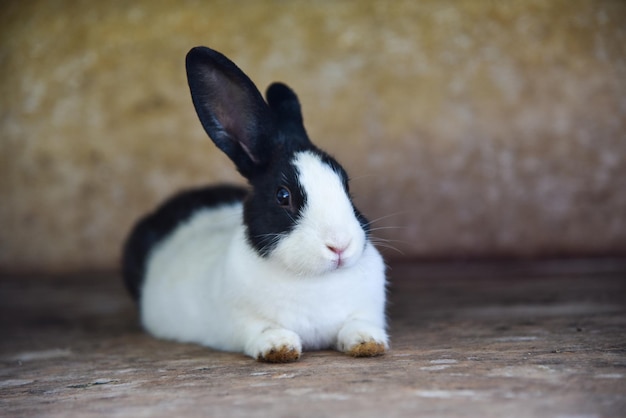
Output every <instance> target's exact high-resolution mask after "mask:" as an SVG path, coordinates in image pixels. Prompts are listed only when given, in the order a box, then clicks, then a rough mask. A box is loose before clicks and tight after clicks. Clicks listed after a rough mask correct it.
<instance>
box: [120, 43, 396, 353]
mask: <svg viewBox="0 0 626 418" xmlns="http://www.w3.org/2000/svg"><path fill="white" fill-rule="evenodd" d="M194 51H195V52H194ZM193 54H195V55H193ZM224 60H226V59H225V57H223V56H221V55H220V54H219V53H216V52H215V51H211V50H208V49H206V48H195V49H194V50H192V51H191V52H190V55H188V73H189V74H190V75H189V77H190V86H191V90H192V97H193V98H194V104H195V105H196V109H197V110H198V114H199V115H200V119H201V121H202V123H203V125H204V126H205V129H206V130H207V132H208V133H209V135H210V136H211V138H212V139H213V140H214V142H215V143H216V144H217V145H218V147H220V148H221V149H222V150H223V151H224V152H226V153H227V155H229V157H231V159H232V160H233V161H234V162H235V163H236V165H237V167H238V168H239V171H240V172H242V174H244V176H246V177H247V178H248V180H249V182H250V184H251V186H252V189H251V190H249V191H247V190H245V189H240V188H234V187H214V188H205V189H199V190H195V191H191V192H187V193H183V194H181V195H179V196H177V197H174V198H173V199H171V200H170V201H168V202H166V203H165V204H164V205H163V206H162V207H161V208H159V209H158V210H157V211H156V212H154V213H153V214H151V215H149V216H147V217H146V218H144V219H143V220H142V221H141V222H140V223H139V224H138V225H137V227H136V228H135V229H134V231H133V232H132V233H131V236H130V237H129V239H128V241H127V243H126V247H125V252H124V271H125V280H126V282H127V285H128V286H129V289H130V290H131V293H133V295H135V296H136V297H137V298H138V301H139V306H140V313H141V320H142V324H143V325H144V327H145V328H146V329H147V330H148V331H149V332H150V333H152V334H153V335H155V336H157V337H161V338H167V339H174V340H178V341H185V342H196V343H199V344H203V345H206V346H209V347H213V348H216V349H220V350H227V351H238V352H244V353H246V354H248V355H250V356H251V357H253V358H256V359H260V360H265V361H292V360H295V359H297V358H298V357H299V356H300V353H301V351H302V349H309V350H317V349H323V348H335V349H338V350H340V351H344V352H347V353H349V354H351V355H354V356H370V355H377V354H382V353H383V352H384V351H385V350H386V348H387V346H388V343H387V334H386V332H385V327H386V321H385V314H384V310H385V267H384V263H383V260H382V257H381V256H380V254H379V253H378V251H377V250H376V249H375V248H374V247H373V245H372V244H371V242H370V241H369V239H368V236H367V235H368V223H367V221H366V220H365V218H363V216H362V215H361V214H360V213H359V212H358V211H357V210H356V208H355V207H354V205H353V204H352V201H351V200H350V197H349V192H348V179H347V176H346V174H345V171H343V169H342V168H341V166H340V165H339V164H338V163H337V162H336V161H335V160H334V159H332V158H331V157H329V156H328V155H327V154H325V153H324V152H322V151H320V150H319V149H317V148H316V147H315V146H313V145H312V144H311V143H310V142H309V141H308V138H307V137H306V133H305V132H304V129H303V127H302V125H301V116H300V118H299V120H298V117H297V116H299V104H298V102H297V99H296V97H295V95H294V94H293V92H291V90H288V89H287V88H286V87H285V86H282V85H274V86H273V87H272V88H270V91H268V101H269V106H270V108H269V109H268V110H271V111H273V112H275V116H267V115H266V114H265V113H264V112H266V109H265V108H264V106H267V105H266V104H265V102H263V100H262V98H260V95H259V97H258V98H257V97H256V96H255V94H254V91H256V89H254V91H251V87H250V85H251V82H249V80H248V79H247V78H245V76H244V75H243V73H240V70H239V69H237V68H236V67H234V64H232V63H230V61H224ZM233 67H234V68H233ZM199 68H200V69H199ZM207 68H208V70H207ZM196 73H198V74H199V75H198V74H196ZM215 73H218V74H217V79H216V80H214V79H212V78H211V77H212V76H213V75H215ZM224 75H225V76H226V77H225V78H226V79H227V80H224V79H222V78H224V77H221V76H224ZM238 77H239V78H241V77H243V78H242V79H241V80H235V81H233V79H237V78H238ZM197 78H201V80H200V82H201V84H200V87H198V86H196V85H194V83H195V82H198V81H197ZM194 80H195V81H194ZM229 82H233V83H234V84H235V85H234V86H229V85H226V84H227V83H229ZM206 83H209V85H208V86H207V85H205V84H206ZM225 85H226V87H224V86H225ZM207 87H210V89H207ZM220 89H223V90H225V92H226V94H224V95H223V96H220V95H219V90H220ZM272 89H273V90H272ZM216 90H217V93H215V94H213V92H214V91H216ZM242 91H243V93H242ZM211 94H213V95H211ZM213 96H219V97H213ZM232 97H235V99H237V98H238V97H239V98H241V97H243V99H241V100H242V101H241V102H240V103H238V104H234V105H232V106H231V107H232V108H233V109H235V110H236V109H239V108H242V109H248V110H249V112H248V113H250V115H248V116H246V115H244V116H243V118H244V119H243V120H241V121H237V120H235V121H234V122H233V119H237V118H241V116H239V115H238V114H237V115H234V114H230V113H228V115H227V116H225V115H224V113H223V112H224V110H223V108H224V106H223V101H224V100H230V98H232ZM259 99H260V100H261V103H259V102H258V100H259ZM207 101H209V102H210V103H208V104H207V103H206V102H207ZM214 102H215V103H214ZM250 109H252V110H251V111H250ZM243 113H244V114H245V112H243ZM259 114H262V115H261V116H259ZM294 117H295V119H294ZM251 120H252V122H251ZM251 124H254V125H255V126H256V127H255V129H250V125H251ZM262 124H265V125H270V126H269V127H267V126H264V127H263V129H269V131H270V135H267V134H264V135H261V138H259V137H258V135H257V134H256V133H255V132H256V130H258V129H259V127H260V125H262ZM272 125H274V126H272ZM244 128H245V129H244ZM250 135H251V136H252V138H248V136H250ZM272 138H275V139H272ZM261 139H262V140H263V141H264V143H262V144H261V143H260V142H261ZM267 142H269V143H270V145H268V144H267ZM271 144H273V145H271Z"/></svg>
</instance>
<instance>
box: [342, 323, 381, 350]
mask: <svg viewBox="0 0 626 418" xmlns="http://www.w3.org/2000/svg"><path fill="white" fill-rule="evenodd" d="M387 339H388V338H387V333H386V332H385V331H384V330H383V329H381V328H378V327H376V326H374V325H372V324H370V323H368V322H365V321H350V322H349V323H347V324H346V325H344V327H343V328H342V329H341V331H339V335H338V338H337V348H338V349H339V350H340V351H342V352H344V353H346V354H348V355H350V356H352V357H374V356H380V355H382V354H384V353H385V351H387V349H388V348H389V344H388V343H387Z"/></svg>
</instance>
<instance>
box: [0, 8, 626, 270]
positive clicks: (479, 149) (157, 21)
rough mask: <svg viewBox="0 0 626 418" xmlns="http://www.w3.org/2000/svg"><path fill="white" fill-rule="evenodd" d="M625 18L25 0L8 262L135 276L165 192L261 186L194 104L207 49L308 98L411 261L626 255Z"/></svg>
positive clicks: (4, 265) (0, 159) (12, 142)
mask: <svg viewBox="0 0 626 418" xmlns="http://www.w3.org/2000/svg"><path fill="white" fill-rule="evenodd" d="M625 22H626V2H623V1H621V0H615V1H609V0H595V1H594V0H589V1H577V0H575V1H571V0H562V1H558V0H554V1H545V0H524V1H501V2H491V1H482V0H476V1H457V0H442V1H414V0H407V1H373V0H369V1H358V2H357V1H355V2H347V1H317V2H310V1H270V2H262V1H256V0H251V1H239V2H227V1H170V2H167V1H148V0H145V1H137V2H127V1H106V2H91V1H69V0H58V1H28V2H17V1H11V2H3V3H2V5H1V6H0V270H4V271H27V270H43V271H71V270H78V269H110V268H114V267H115V266H116V263H117V259H118V254H119V248H120V245H121V242H122V240H123V237H124V235H125V234H126V232H127V231H128V229H129V228H130V226H131V224H132V223H133V221H134V220H135V219H136V218H137V217H138V216H139V215H140V214H142V213H144V212H146V211H147V210H149V209H150V208H152V207H153V206H154V205H155V204H156V203H157V202H159V201H161V200H162V199H163V198H165V197H166V196H168V195H170V194H171V193H172V192H174V191H176V190H178V189H179V188H181V187H187V186H193V185H199V184H204V183H207V182H211V181H240V180H239V177H238V175H237V173H236V172H235V171H234V169H233V168H232V166H231V164H230V161H229V160H227V159H226V157H224V156H223V155H222V154H220V153H219V152H218V151H217V149H216V148H215V147H214V146H213V145H212V143H211V142H210V140H209V139H208V138H207V137H206V136H205V134H204V132H203V131H202V129H201V127H200V124H199V122H198V121H197V119H196V116H195V114H194V111H193V108H192V105H191V101H190V98H189V93H188V89H187V85H186V80H185V74H184V64H183V63H184V56H185V53H186V52H187V50H188V49H189V48H190V47H192V46H195V45H201V44H202V45H208V46H211V47H213V48H215V49H218V50H220V51H222V52H224V53H225V54H226V55H228V56H229V57H231V58H232V59H233V60H234V61H235V62H236V63H238V64H239V66H240V67H242V68H243V69H244V71H246V72H247V73H248V74H249V75H250V77H251V78H252V79H253V80H254V81H255V82H256V83H257V84H258V85H259V86H260V87H261V88H262V89H265V87H266V86H267V84H268V83H270V82H271V81H274V80H282V81H285V82H287V83H288V84H290V85H292V87H294V88H295V89H296V91H297V92H298V93H299V96H300V98H301V101H302V104H303V108H304V112H305V121H306V124H307V127H308V130H309V133H310V135H311V137H312V138H313V140H314V141H316V142H317V143H318V144H319V145H321V146H322V148H324V149H326V150H328V151H330V152H332V153H333V154H335V155H336V156H337V157H338V159H339V160H340V161H342V162H343V163H344V165H345V166H346V168H347V169H348V171H349V172H350V173H351V175H352V177H353V178H354V181H353V188H354V193H355V195H356V196H357V200H358V203H359V206H360V207H361V209H362V210H363V211H364V212H365V213H366V214H367V215H368V216H369V217H370V218H372V219H376V218H383V217H386V218H384V219H382V220H381V221H379V222H378V223H376V226H380V227H399V228H393V229H384V230H380V231H379V232H378V235H379V236H381V237H382V238H386V239H391V240H394V242H393V245H395V246H396V247H397V248H399V249H400V250H401V251H402V252H403V257H420V258H440V257H444V258H446V257H492V256H497V257H501V256H516V257H519V256H524V257H528V256H553V255H566V256H573V255H585V256H590V255H622V256H624V255H626V122H625V121H626V25H625ZM390 256H398V255H394V253H390Z"/></svg>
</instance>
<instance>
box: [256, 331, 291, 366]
mask: <svg viewBox="0 0 626 418" xmlns="http://www.w3.org/2000/svg"><path fill="white" fill-rule="evenodd" d="M301 353H302V343H301V342H300V337H298V335H297V334H296V333H294V332H292V331H289V330H286V329H267V330H265V331H263V332H262V333H261V334H260V335H259V336H257V337H256V338H255V339H254V340H252V341H251V342H250V344H248V347H247V348H246V354H248V355H249V356H251V357H253V358H255V359H257V360H258V361H265V362H268V363H289V362H292V361H296V360H298V359H299V358H300V354H301Z"/></svg>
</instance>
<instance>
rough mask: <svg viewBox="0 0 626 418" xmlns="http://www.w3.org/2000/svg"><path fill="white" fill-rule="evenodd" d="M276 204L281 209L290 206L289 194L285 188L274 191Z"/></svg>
mask: <svg viewBox="0 0 626 418" xmlns="http://www.w3.org/2000/svg"><path fill="white" fill-rule="evenodd" d="M276 202H277V203H278V204H279V205H280V206H282V207H286V208H288V207H290V206H291V192H290V191H289V189H288V188H286V187H279V188H278V190H277V191H276Z"/></svg>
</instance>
